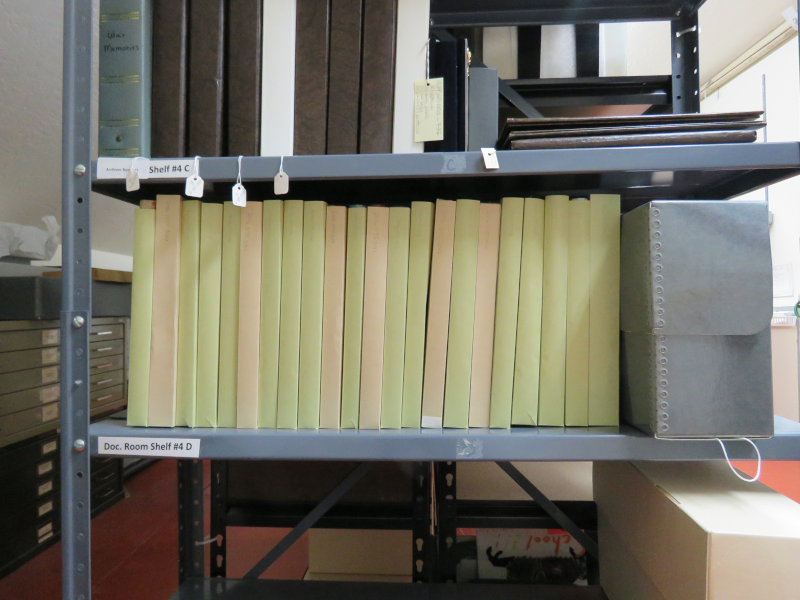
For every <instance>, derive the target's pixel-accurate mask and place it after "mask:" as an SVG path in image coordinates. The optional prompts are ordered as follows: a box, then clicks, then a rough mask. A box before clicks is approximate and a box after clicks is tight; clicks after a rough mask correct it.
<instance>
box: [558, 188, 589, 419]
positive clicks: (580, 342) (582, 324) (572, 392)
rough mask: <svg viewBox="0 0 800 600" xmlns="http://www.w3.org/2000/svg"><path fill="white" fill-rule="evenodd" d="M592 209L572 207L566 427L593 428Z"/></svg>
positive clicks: (579, 201)
mask: <svg viewBox="0 0 800 600" xmlns="http://www.w3.org/2000/svg"><path fill="white" fill-rule="evenodd" d="M589 221H590V206H589V201H588V200H586V199H585V198H576V199H574V200H572V201H571V202H570V203H569V266H568V268H567V384H566V388H565V393H564V424H565V425H566V426H567V427H586V426H587V425H589V298H590V290H591V272H592V256H591V252H590V231H589V230H590V227H589Z"/></svg>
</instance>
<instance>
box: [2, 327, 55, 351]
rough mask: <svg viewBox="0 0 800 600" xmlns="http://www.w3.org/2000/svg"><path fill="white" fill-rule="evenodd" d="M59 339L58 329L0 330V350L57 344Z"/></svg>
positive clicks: (28, 348)
mask: <svg viewBox="0 0 800 600" xmlns="http://www.w3.org/2000/svg"><path fill="white" fill-rule="evenodd" d="M60 341H61V331H60V330H59V329H28V330H25V331H0V352H11V351H13V350H30V349H31V348H42V347H45V346H58V344H59V342H60Z"/></svg>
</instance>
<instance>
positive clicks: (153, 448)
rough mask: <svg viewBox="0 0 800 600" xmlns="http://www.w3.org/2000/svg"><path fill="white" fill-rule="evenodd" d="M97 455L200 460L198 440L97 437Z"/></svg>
mask: <svg viewBox="0 0 800 600" xmlns="http://www.w3.org/2000/svg"><path fill="white" fill-rule="evenodd" d="M97 453H98V454H112V455H114V456H159V457H166V458H200V440H199V439H187V438H140V437H99V438H97Z"/></svg>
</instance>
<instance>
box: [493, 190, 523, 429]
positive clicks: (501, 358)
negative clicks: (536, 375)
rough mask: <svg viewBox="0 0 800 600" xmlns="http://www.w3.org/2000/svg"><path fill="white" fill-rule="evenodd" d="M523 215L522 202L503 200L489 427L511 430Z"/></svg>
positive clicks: (515, 199) (520, 200)
mask: <svg viewBox="0 0 800 600" xmlns="http://www.w3.org/2000/svg"><path fill="white" fill-rule="evenodd" d="M524 213H525V200H524V199H522V198H503V201H502V204H501V213H500V258H499V264H498V266H497V303H496V317H495V323H494V356H493V358H492V403H491V406H490V407H489V427H500V428H509V427H511V402H512V398H513V393H514V354H515V352H516V348H517V311H518V308H519V269H520V260H521V257H522V222H523V217H524Z"/></svg>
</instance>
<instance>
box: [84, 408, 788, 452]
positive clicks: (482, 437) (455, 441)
mask: <svg viewBox="0 0 800 600" xmlns="http://www.w3.org/2000/svg"><path fill="white" fill-rule="evenodd" d="M89 436H90V449H91V453H92V455H95V454H98V438H100V437H135V438H170V439H181V438H187V439H199V440H200V458H215V459H237V458H252V459H271V460H275V459H278V460H310V459H317V460H319V459H323V460H370V461H372V460H408V461H452V460H458V461H461V460H484V461H486V460H493V461H498V460H499V461H507V460H518V461H525V460H528V461H540V460H541V461H583V460H722V459H723V458H724V457H723V455H722V451H721V449H720V446H719V444H718V443H717V442H716V441H715V440H681V441H665V440H657V439H654V438H652V437H650V436H647V435H645V434H643V433H641V432H639V431H637V430H636V429H633V428H632V427H630V426H627V425H621V426H619V427H566V428H561V427H518V428H517V427H515V428H512V429H383V430H363V429H362V430H356V429H341V430H339V429H319V430H314V429H225V428H219V429H203V428H197V429H188V428H185V427H180V428H172V429H171V428H154V427H127V426H126V425H125V422H124V421H121V420H114V419H109V420H106V421H100V422H98V423H93V424H92V425H91V426H90V428H89ZM756 444H757V445H758V448H759V450H760V451H761V454H762V456H763V457H764V459H765V460H796V459H797V458H798V457H800V424H798V423H794V422H792V421H788V420H786V419H782V418H780V417H776V418H775V437H773V438H771V439H765V440H757V441H756ZM727 446H728V451H729V453H730V455H731V458H732V459H735V460H755V453H754V452H753V450H752V447H751V446H750V445H749V444H747V443H745V442H735V441H731V442H728V443H727Z"/></svg>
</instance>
